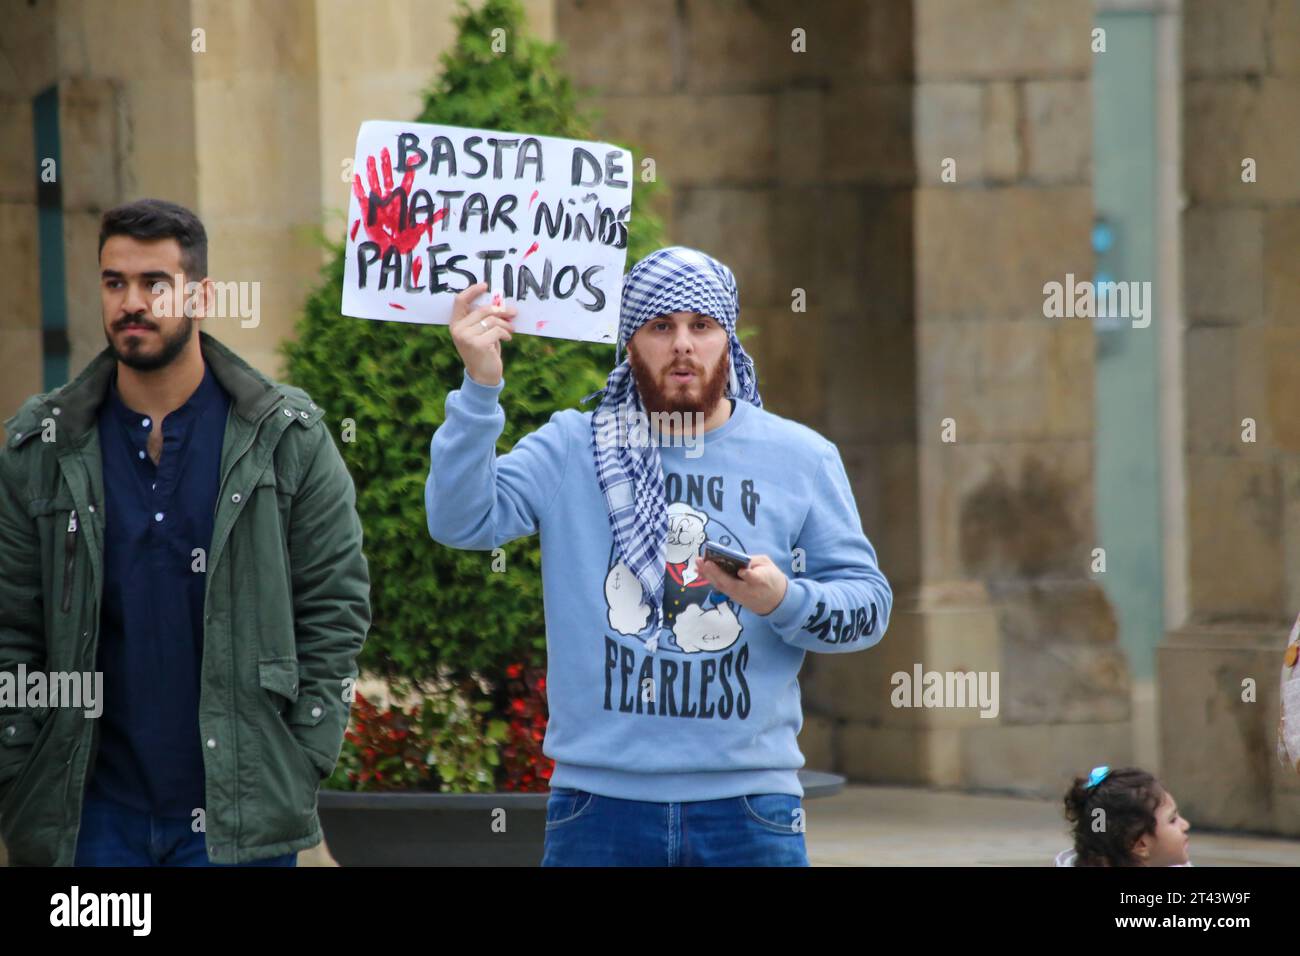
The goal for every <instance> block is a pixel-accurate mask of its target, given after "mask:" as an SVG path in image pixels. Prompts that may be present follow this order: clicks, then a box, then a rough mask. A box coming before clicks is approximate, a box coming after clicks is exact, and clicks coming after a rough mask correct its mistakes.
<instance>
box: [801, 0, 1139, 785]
mask: <svg viewBox="0 0 1300 956" xmlns="http://www.w3.org/2000/svg"><path fill="white" fill-rule="evenodd" d="M1090 27H1091V23H1090V10H1089V8H1088V6H1087V5H1086V4H1072V3H1064V2H1062V3H1041V2H1030V0H1023V2H1014V0H1013V2H1005V3H998V4H990V3H984V2H976V0H956V2H954V0H917V2H915V3H914V4H913V23H912V33H913V43H914V48H915V51H916V54H915V55H916V63H915V86H914V89H913V122H914V124H915V134H914V157H915V180H916V188H915V191H914V194H913V205H912V211H913V218H912V234H911V236H910V242H911V244H912V248H913V250H914V257H915V265H914V274H913V278H914V282H915V288H916V300H915V307H914V316H915V328H914V333H915V339H916V370H917V395H918V407H917V411H916V443H917V445H916V447H917V457H918V478H917V487H918V494H917V497H916V500H917V503H918V507H917V513H916V514H915V515H904V514H899V515H897V516H896V517H893V518H892V520H894V521H919V525H920V544H919V551H920V555H921V559H920V566H919V572H920V573H919V578H918V579H917V580H916V581H915V586H913V587H904V588H901V589H899V594H898V605H897V607H896V610H895V616H894V622H893V625H892V627H891V630H890V632H889V634H888V635H887V636H886V638H885V640H884V642H883V643H882V644H881V646H880V647H879V648H878V649H876V650H873V651H871V652H869V653H867V654H862V655H854V656H853V657H851V658H849V659H847V660H844V661H835V662H833V666H832V676H831V679H830V686H831V687H832V688H833V690H834V693H833V699H834V701H835V706H836V708H837V712H838V713H839V715H840V716H841V717H842V718H844V719H845V721H846V723H845V725H844V726H843V727H842V728H841V731H840V734H839V736H838V738H837V744H838V746H837V751H838V756H839V766H840V767H841V768H842V769H844V770H845V771H847V772H849V773H850V774H851V775H852V776H855V777H860V778H865V779H875V780H889V781H899V782H917V783H932V784H941V785H950V786H962V787H982V788H993V789H1013V790H1021V791H1032V792H1040V793H1044V794H1049V795H1056V794H1059V793H1060V792H1062V791H1063V789H1064V786H1065V784H1066V783H1067V781H1068V777H1069V775H1070V774H1071V773H1074V772H1079V771H1080V770H1086V769H1087V768H1088V767H1090V766H1092V765H1094V764H1096V763H1101V762H1111V763H1117V764H1118V763H1124V762H1126V761H1127V760H1128V759H1129V754H1130V753H1131V746H1132V744H1131V726H1130V723H1129V688H1128V674H1127V668H1126V665H1125V662H1124V659H1123V655H1122V653H1121V651H1120V650H1119V647H1118V645H1117V642H1116V625H1115V621H1114V616H1113V614H1112V612H1111V610H1110V607H1109V605H1108V604H1107V602H1106V599H1105V597H1104V595H1103V593H1102V591H1101V588H1100V587H1099V586H1098V585H1097V583H1096V582H1095V581H1093V580H1092V579H1091V577H1090V558H1091V552H1092V548H1093V547H1094V545H1095V537H1094V532H1093V489H1092V484H1093V455H1092V449H1093V444H1092V432H1093V406H1092V388H1093V331H1092V327H1091V323H1090V322H1089V321H1088V320H1086V319H1049V318H1045V317H1044V315H1043V303H1044V292H1043V286H1044V284H1045V283H1046V282H1049V281H1059V282H1065V281H1066V275H1067V273H1073V274H1074V275H1075V276H1076V277H1077V278H1079V279H1085V278H1089V277H1090V274H1091V265H1092V263H1091V253H1090V250H1089V245H1088V237H1089V232H1090V226H1091V221H1092V199H1091V191H1090V188H1089V187H1090V167H1091V162H1090V160H1091V90H1090V83H1089V75H1090V72H1091V61H1090V57H1091V53H1090V49H1089V39H1090V36H1089V32H1090ZM945 171H946V172H947V175H946V176H945ZM902 583H904V584H905V585H906V584H907V583H909V582H907V581H906V580H905V579H904V581H903V582H902ZM820 663H821V662H819V665H820ZM917 664H920V665H921V667H922V669H923V671H944V672H947V671H956V672H961V671H974V672H987V673H990V674H991V673H996V674H997V675H998V690H999V694H998V704H999V706H998V711H997V714H996V716H990V717H983V716H980V714H981V711H980V709H979V708H976V707H969V708H965V709H953V708H943V709H928V708H926V709H913V708H899V707H895V706H893V704H892V702H891V700H890V690H891V687H892V684H891V675H893V674H894V673H896V672H905V673H907V674H908V675H909V677H910V676H912V674H913V671H914V667H915V665H917ZM820 671H821V668H820V666H819V668H818V672H819V673H820Z"/></svg>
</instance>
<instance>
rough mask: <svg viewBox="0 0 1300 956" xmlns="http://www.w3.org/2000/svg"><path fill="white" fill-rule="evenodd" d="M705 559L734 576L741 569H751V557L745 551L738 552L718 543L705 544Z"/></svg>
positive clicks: (708, 542)
mask: <svg viewBox="0 0 1300 956" xmlns="http://www.w3.org/2000/svg"><path fill="white" fill-rule="evenodd" d="M704 557H705V558H707V559H708V560H710V561H712V562H713V563H714V564H716V565H718V566H719V567H720V568H722V570H724V571H726V572H727V573H728V574H730V575H732V576H735V575H736V572H738V571H739V570H740V569H741V568H747V567H749V555H747V554H746V553H745V552H744V551H736V550H735V549H733V548H728V547H726V546H724V545H721V544H718V543H717V542H716V541H705V542H704Z"/></svg>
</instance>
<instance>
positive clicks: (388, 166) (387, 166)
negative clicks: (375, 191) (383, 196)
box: [379, 146, 393, 193]
mask: <svg viewBox="0 0 1300 956" xmlns="http://www.w3.org/2000/svg"><path fill="white" fill-rule="evenodd" d="M379 155H380V157H381V158H382V159H383V161H384V192H385V193H391V192H392V191H393V157H392V155H391V154H390V153H389V152H388V147H387V146H385V147H384V148H383V150H382V151H381V152H380V153H379Z"/></svg>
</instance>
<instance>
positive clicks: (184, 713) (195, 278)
mask: <svg viewBox="0 0 1300 956" xmlns="http://www.w3.org/2000/svg"><path fill="white" fill-rule="evenodd" d="M100 270H101V275H100V279H101V281H100V298H101V303H102V307H103V320H104V335H105V338H106V339H107V341H108V347H107V348H106V349H105V350H104V351H103V352H102V353H100V355H98V356H97V357H96V358H95V359H94V360H93V361H92V362H91V363H90V364H89V365H88V366H87V367H86V369H85V370H84V371H83V372H82V373H81V374H80V375H79V376H78V377H77V378H76V380H75V381H73V382H71V383H69V384H67V385H64V386H63V387H62V388H58V389H55V390H54V391H52V392H48V393H46V394H43V395H37V396H35V397H33V398H30V399H28V400H27V401H26V402H25V403H24V404H23V406H22V408H21V409H20V410H19V411H18V414H17V415H15V416H14V417H13V418H11V419H9V420H8V421H7V422H5V430H6V436H7V437H6V440H5V442H4V445H3V447H2V448H0V838H2V839H3V841H4V843H5V845H6V846H7V848H8V851H9V857H10V862H11V863H14V864H35V865H57V866H66V865H72V864H74V863H75V864H77V865H92V866H93V865H124V866H148V865H232V864H251V863H259V864H262V865H293V864H294V863H295V862H296V859H297V853H298V851H300V850H303V849H306V848H308V847H311V846H314V845H315V844H317V843H318V842H320V838H321V833H320V823H319V820H318V818H317V814H316V793H317V789H318V787H319V786H320V783H321V781H322V780H323V779H324V778H325V777H327V776H329V774H330V773H331V772H332V770H333V768H334V765H335V763H336V761H337V760H338V755H339V750H340V748H341V747H342V740H343V733H344V730H345V728H346V725H347V720H348V714H349V711H350V705H351V700H352V697H353V693H352V688H353V685H354V683H355V680H356V676H357V668H356V658H357V654H358V653H359V651H360V650H361V646H362V644H363V643H364V641H365V636H366V632H367V630H368V628H369V625H370V603H369V594H370V580H369V572H368V569H367V565H366V559H365V557H364V555H363V554H362V550H361V524H360V522H359V520H358V519H357V515H356V509H355V492H354V489H353V485H352V480H351V478H350V477H349V475H348V472H347V470H346V468H345V467H344V464H343V459H342V457H341V456H340V454H339V452H338V449H337V448H336V447H335V445H334V442H333V440H332V438H331V437H330V434H329V432H328V430H327V428H326V426H325V423H324V421H323V420H322V419H323V416H324V414H325V413H324V410H323V409H321V408H318V407H317V406H316V404H315V403H314V402H312V401H311V399H310V398H309V397H308V396H307V395H306V394H305V393H304V392H303V391H302V390H301V389H297V388H294V387H292V386H288V385H281V384H277V383H275V382H272V381H270V380H269V379H267V378H266V377H265V376H263V375H262V374H260V373H259V372H257V371H255V370H254V369H253V368H251V367H250V366H249V365H247V364H246V363H245V362H243V361H242V360H241V359H239V358H238V357H237V356H236V355H235V354H234V353H233V352H231V351H230V350H229V349H227V348H226V347H224V346H222V345H221V344H220V343H219V342H217V341H216V340H215V339H213V338H211V337H210V336H208V335H207V334H206V333H203V332H200V330H199V325H200V323H201V321H202V320H203V318H204V317H205V316H208V315H211V314H212V308H213V304H214V302H215V294H214V292H215V288H214V285H213V283H212V281H211V279H209V278H207V235H206V232H205V230H204V228H203V225H202V223H201V222H199V220H198V218H197V217H195V216H194V214H193V213H191V212H190V211H189V210H187V209H184V208H182V207H180V206H177V205H174V204H172V203H167V202H162V201H159V200H141V201H139V202H134V203H129V204H127V205H125V206H121V207H118V208H116V209H112V210H110V211H109V212H107V213H105V215H104V220H103V223H102V226H101V229H100Z"/></svg>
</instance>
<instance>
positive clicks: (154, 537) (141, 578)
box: [90, 362, 230, 817]
mask: <svg viewBox="0 0 1300 956" xmlns="http://www.w3.org/2000/svg"><path fill="white" fill-rule="evenodd" d="M229 408H230V398H229V396H227V395H226V392H225V390H224V389H223V388H222V387H221V385H220V383H219V382H218V381H217V380H216V378H215V376H213V374H212V369H211V368H210V367H208V366H207V363H206V362H205V363H204V371H203V381H202V382H201V383H200V384H199V387H198V388H197V389H196V390H195V391H194V394H193V395H191V396H190V397H189V399H188V400H187V401H186V402H185V404H184V405H182V406H181V407H180V408H178V409H176V410H175V411H173V412H171V413H170V414H168V415H167V416H166V417H165V418H164V419H163V422H162V437H163V447H162V455H161V456H160V457H159V460H158V464H157V465H154V463H153V459H152V458H150V457H149V433H150V432H151V431H152V430H153V422H152V421H150V419H149V416H147V415H145V414H142V413H140V412H136V411H133V410H132V409H130V408H128V407H127V406H126V405H125V404H124V403H123V402H122V398H121V396H120V395H119V394H118V391H117V373H116V372H114V373H113V379H112V382H111V383H110V385H109V389H108V395H107V397H106V398H105V400H104V403H103V405H101V406H100V410H99V422H98V424H99V443H100V448H101V450H102V453H103V461H104V525H105V528H104V599H103V604H102V607H101V614H100V634H99V655H98V667H99V669H100V670H101V671H102V672H103V674H104V712H103V714H102V715H101V716H100V728H99V731H100V739H99V751H98V757H97V759H96V762H95V769H94V772H93V776H92V778H91V784H90V788H91V790H92V792H94V793H96V794H98V795H99V796H102V797H107V798H108V799H110V800H116V801H118V802H119V803H124V804H126V805H128V806H131V807H134V808H135V809H137V810H141V811H145V812H149V813H153V814H155V815H158V816H169V817H190V816H191V815H192V813H193V811H194V810H195V809H197V808H199V807H202V806H203V805H204V789H203V785H204V774H203V749H202V745H201V741H200V739H199V738H200V733H199V681H200V672H201V668H202V664H203V598H204V591H203V589H204V582H205V580H206V579H207V574H206V568H207V555H208V550H209V548H210V546H211V544H212V523H213V516H214V513H215V511H216V502H217V492H218V491H219V490H220V482H221V475H220V469H221V445H222V441H223V439H224V437H225V431H226V415H227V412H228V410H229ZM196 548H201V549H202V555H201V556H200V555H196V553H195V549H196Z"/></svg>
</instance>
